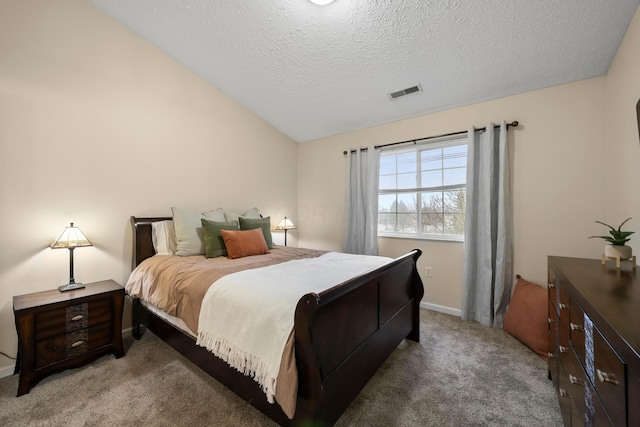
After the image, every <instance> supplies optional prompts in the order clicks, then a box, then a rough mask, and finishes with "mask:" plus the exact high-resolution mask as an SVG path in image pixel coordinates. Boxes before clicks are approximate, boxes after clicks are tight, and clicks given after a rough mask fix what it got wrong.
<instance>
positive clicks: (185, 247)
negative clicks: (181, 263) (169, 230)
mask: <svg viewBox="0 0 640 427" xmlns="http://www.w3.org/2000/svg"><path fill="white" fill-rule="evenodd" d="M171 212H173V228H174V230H175V233H176V255H178V256H191V255H204V253H205V248H204V238H203V235H202V223H201V222H200V220H201V219H202V218H205V219H208V220H211V221H224V220H225V219H224V212H223V211H222V209H217V210H213V211H208V212H204V213H197V212H192V211H189V210H187V209H181V208H176V207H173V208H171Z"/></svg>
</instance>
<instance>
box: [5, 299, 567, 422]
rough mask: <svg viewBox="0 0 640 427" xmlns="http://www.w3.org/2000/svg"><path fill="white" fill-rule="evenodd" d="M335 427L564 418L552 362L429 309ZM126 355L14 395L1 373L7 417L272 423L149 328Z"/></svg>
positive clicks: (14, 382)
mask: <svg viewBox="0 0 640 427" xmlns="http://www.w3.org/2000/svg"><path fill="white" fill-rule="evenodd" d="M421 326H422V330H421V342H420V343H414V342H409V341H405V342H403V343H402V344H401V345H400V346H399V347H398V349H397V350H396V351H395V352H394V353H393V354H392V355H391V357H390V358H389V359H388V360H387V362H386V363H385V364H384V365H383V366H382V367H381V368H380V370H379V371H378V372H377V374H376V375H375V376H374V378H372V379H371V381H370V382H369V383H368V384H367V386H366V387H365V388H364V390H363V391H362V392H361V393H360V394H359V395H358V397H357V398H356V400H355V401H354V402H353V403H352V404H351V406H350V407H349V408H348V409H347V411H346V412H345V413H344V415H343V416H342V417H341V418H340V419H339V420H338V423H337V424H336V425H337V426H547V427H553V426H561V425H562V420H561V418H560V412H559V408H558V402H557V398H556V394H555V392H554V390H553V386H552V384H551V381H549V380H547V368H546V363H545V362H544V361H543V360H542V359H540V358H539V357H538V356H537V355H535V354H534V353H533V352H531V351H530V350H529V349H527V348H526V347H525V346H523V345H522V344H520V343H519V342H518V341H516V340H515V339H513V338H512V337H511V336H509V335H508V334H506V333H505V332H504V331H502V330H495V329H490V328H486V327H484V326H481V325H478V324H476V323H466V322H462V321H461V320H460V319H459V318H457V317H454V316H448V315H445V314H441V313H436V312H431V311H426V310H422V325H421ZM126 347H127V354H126V356H125V357H124V358H122V359H118V360H116V359H115V358H114V357H113V356H106V357H103V358H101V359H99V360H97V361H96V362H94V363H92V364H90V365H88V366H85V367H82V368H78V369H73V370H67V371H65V372H62V373H60V374H56V375H52V376H50V377H48V378H46V379H44V380H42V381H41V382H40V383H39V384H38V385H37V386H35V387H34V388H33V389H32V390H31V392H30V393H29V394H27V395H24V396H21V397H19V398H16V397H15V394H16V391H17V388H18V378H17V376H16V375H13V376H11V377H7V378H3V379H0V426H65V427H73V426H273V425H275V424H274V423H273V422H272V421H270V420H269V419H268V418H266V417H265V416H264V415H262V414H261V413H260V412H259V411H258V410H256V409H254V408H253V407H252V406H250V405H249V404H247V403H246V402H244V401H243V400H242V399H240V398H239V397H237V396H236V395H234V394H233V393H231V392H230V391H228V390H227V389H226V388H225V387H223V386H222V385H220V384H219V383H217V382H216V381H215V380H213V379H212V378H210V377H209V376H208V375H206V374H204V373H203V372H202V371H200V370H199V369H198V368H197V367H195V366H194V365H192V364H191V363H190V362H189V361H187V360H186V359H184V358H183V357H182V356H180V355H179V354H178V353H177V352H175V351H174V350H173V349H172V348H170V347H169V346H168V345H166V344H164V343H163V342H162V341H160V340H159V339H158V338H156V337H155V336H154V335H153V334H151V333H150V332H148V331H147V332H146V333H145V335H144V337H143V338H142V340H140V341H133V340H132V339H131V340H127V343H126Z"/></svg>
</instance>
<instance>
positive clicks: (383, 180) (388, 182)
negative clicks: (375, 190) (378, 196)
mask: <svg viewBox="0 0 640 427" xmlns="http://www.w3.org/2000/svg"><path fill="white" fill-rule="evenodd" d="M397 188H398V187H397V186H396V176H395V174H394V175H380V190H395V189H397Z"/></svg>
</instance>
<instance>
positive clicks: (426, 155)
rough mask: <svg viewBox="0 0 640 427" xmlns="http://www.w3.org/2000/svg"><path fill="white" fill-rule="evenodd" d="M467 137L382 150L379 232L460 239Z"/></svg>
mask: <svg viewBox="0 0 640 427" xmlns="http://www.w3.org/2000/svg"><path fill="white" fill-rule="evenodd" d="M466 182H467V138H466V137H463V138H455V139H447V140H440V141H438V142H434V143H429V144H423V145H416V146H411V147H410V148H400V149H396V150H389V151H383V152H382V153H380V189H379V192H378V235H379V236H395V237H418V238H426V239H441V240H462V239H463V238H464V209H465V193H466Z"/></svg>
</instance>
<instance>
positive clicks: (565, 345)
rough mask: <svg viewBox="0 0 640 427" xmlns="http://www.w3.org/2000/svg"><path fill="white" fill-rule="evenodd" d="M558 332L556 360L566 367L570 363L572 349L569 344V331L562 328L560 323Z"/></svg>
mask: <svg viewBox="0 0 640 427" xmlns="http://www.w3.org/2000/svg"><path fill="white" fill-rule="evenodd" d="M558 332H559V333H558V361H559V362H560V363H561V364H563V365H564V366H565V367H566V366H568V365H569V364H570V363H571V361H570V358H571V357H572V356H571V352H572V351H573V350H571V345H570V344H569V333H568V332H567V331H566V330H565V329H563V328H562V325H560V328H559V329H558Z"/></svg>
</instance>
